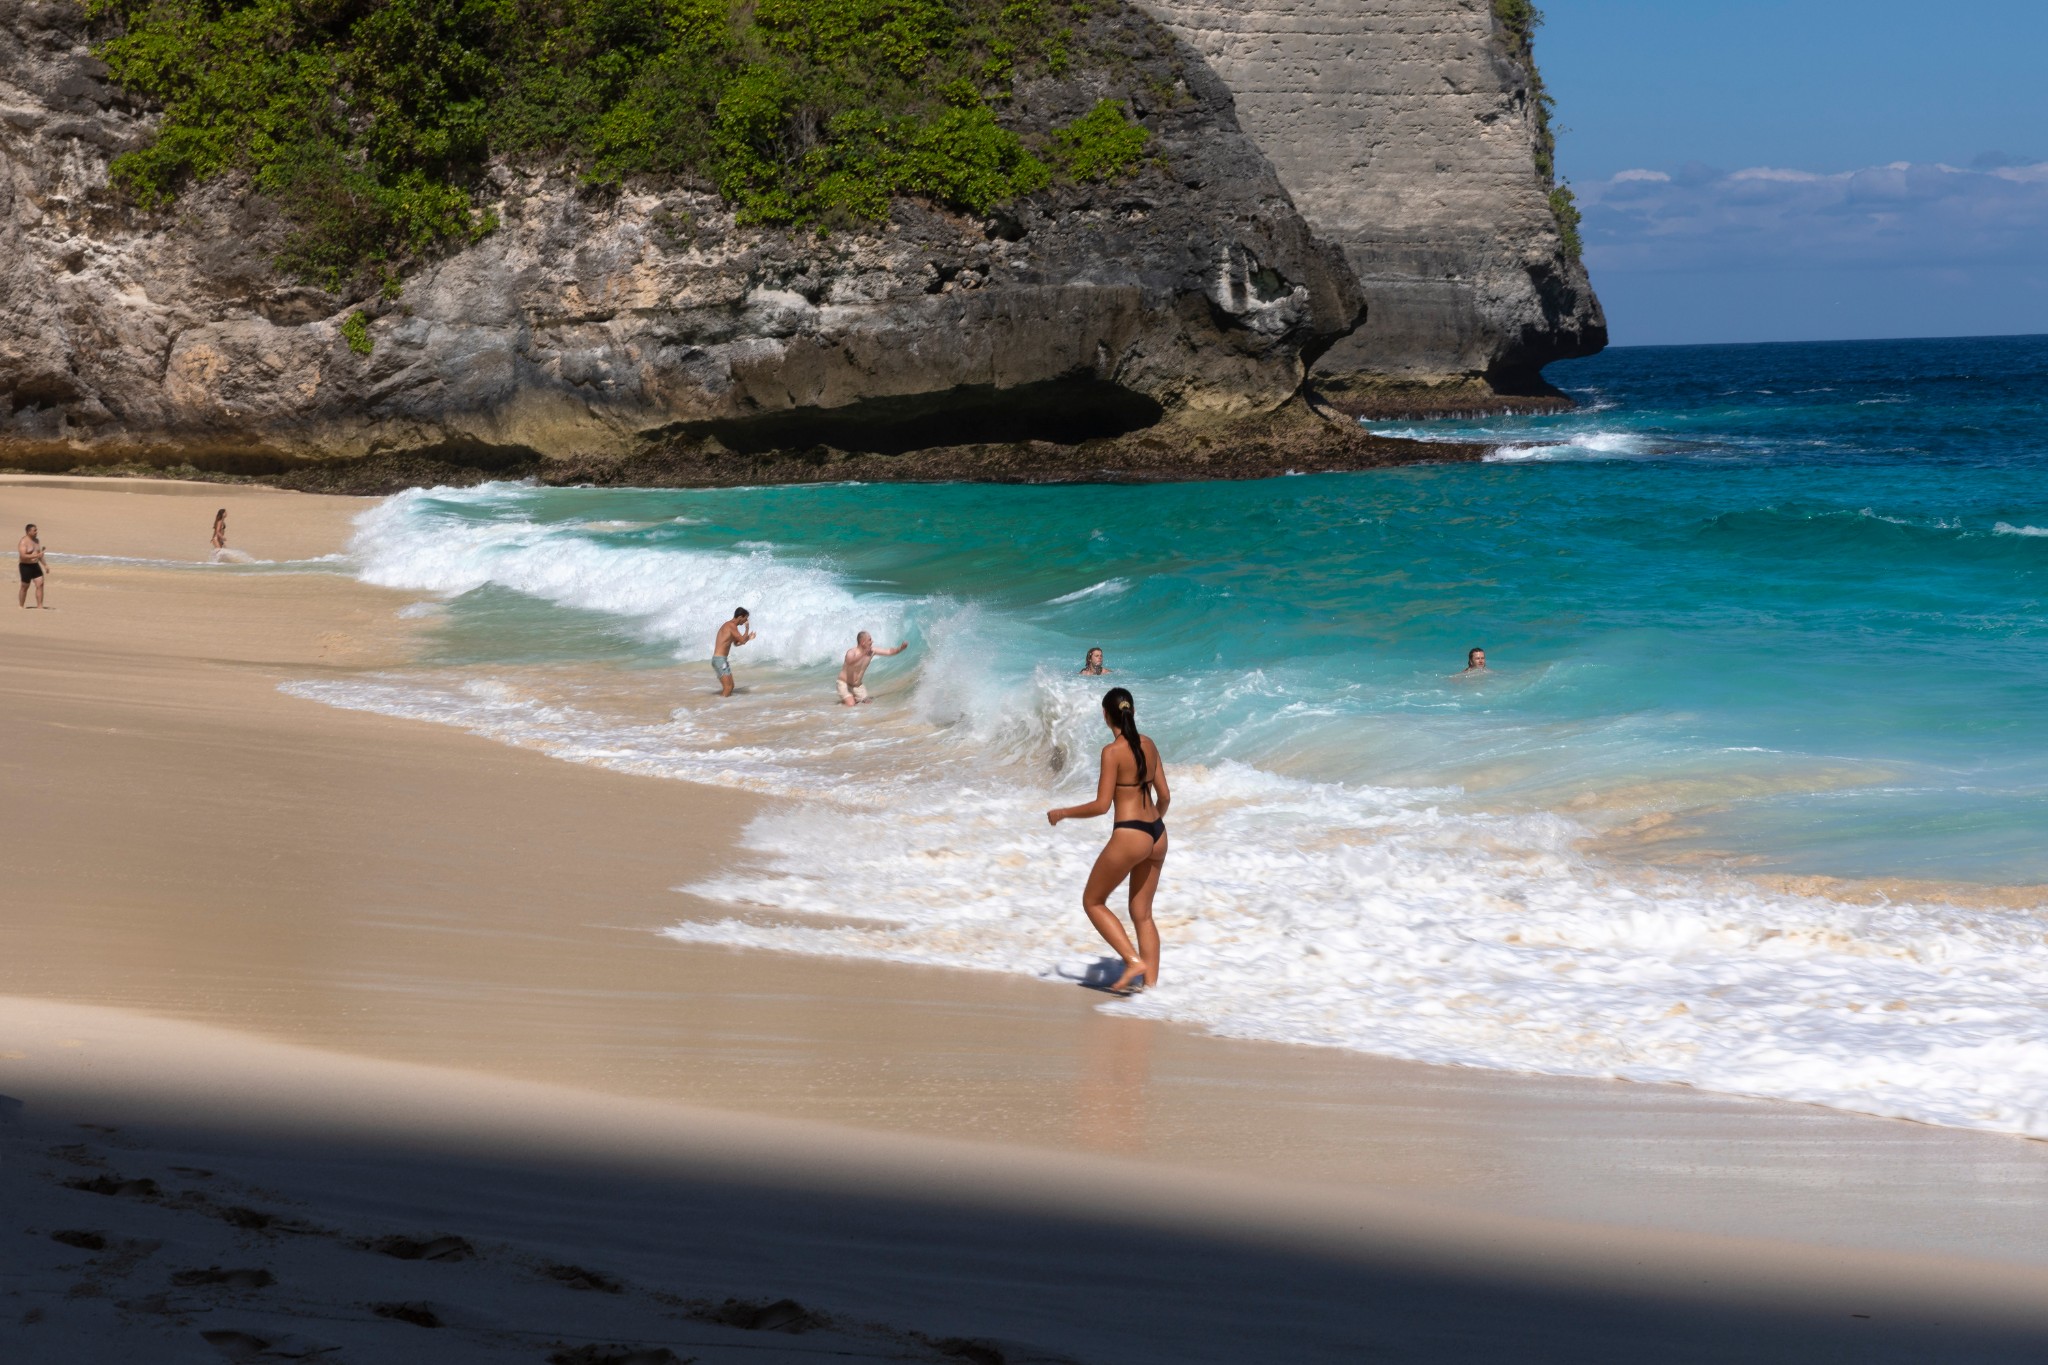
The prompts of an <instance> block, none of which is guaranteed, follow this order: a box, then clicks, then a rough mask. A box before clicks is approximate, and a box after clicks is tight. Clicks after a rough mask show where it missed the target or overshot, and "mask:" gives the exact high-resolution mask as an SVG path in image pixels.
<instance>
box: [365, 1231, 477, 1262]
mask: <svg viewBox="0 0 2048 1365" xmlns="http://www.w3.org/2000/svg"><path fill="white" fill-rule="evenodd" d="M366 1245H367V1246H368V1248H369V1250H371V1251H376V1252H382V1253H383V1254H384V1255H386V1256H395V1257H397V1258H398V1259H399V1260H401V1261H473V1260H475V1259H476V1248H475V1247H473V1246H471V1245H470V1244H469V1243H468V1242H467V1241H465V1240H463V1239H462V1238H460V1237H434V1238H430V1239H428V1240H427V1241H424V1242H417V1241H414V1240H413V1239H412V1238H410V1237H397V1236H393V1237H379V1238H378V1239H377V1240H376V1241H374V1242H370V1243H367V1244H366Z"/></svg>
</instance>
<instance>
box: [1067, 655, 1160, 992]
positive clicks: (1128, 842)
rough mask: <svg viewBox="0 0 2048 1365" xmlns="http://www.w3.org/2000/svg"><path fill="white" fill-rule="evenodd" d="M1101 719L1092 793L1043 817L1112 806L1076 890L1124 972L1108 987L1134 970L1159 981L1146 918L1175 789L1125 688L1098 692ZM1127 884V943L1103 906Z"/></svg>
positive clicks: (1124, 984)
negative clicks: (1104, 835) (1130, 930)
mask: <svg viewBox="0 0 2048 1365" xmlns="http://www.w3.org/2000/svg"><path fill="white" fill-rule="evenodd" d="M1102 719H1103V720H1104V721H1105V722H1107V723H1108V725H1109V728H1110V730H1111V731H1112V732H1113V733H1114V734H1115V735H1116V738H1115V739H1112V740H1111V741H1110V742H1109V743H1108V744H1106V745H1104V746H1103V750H1102V776H1101V777H1100V779H1098V781H1097V783H1096V787H1095V799H1094V800H1093V801H1090V802H1089V803H1088V804H1087V805H1085V806H1068V807H1066V808H1064V809H1062V810H1049V811H1047V812H1046V813H1045V818H1046V821H1047V823H1049V824H1053V825H1057V824H1059V822H1060V821H1062V820H1085V819H1089V818H1092V817H1094V816H1097V815H1100V814H1102V813H1103V812H1104V811H1106V810H1109V809H1111V808H1112V807H1114V808H1115V810H1116V823H1115V824H1114V825H1112V826H1111V827H1110V831H1109V842H1108V843H1107V844H1105V845H1104V846H1103V849H1102V852H1101V853H1100V854H1099V855H1098V856H1097V857H1096V859H1095V867H1094V869H1093V870H1092V871H1090V872H1089V874H1088V885H1087V887H1086V888H1085V889H1083V891H1082V892H1081V908H1082V909H1083V910H1086V911H1087V912H1088V919H1089V922H1090V923H1092V924H1094V926H1095V930H1096V932H1097V933H1099V934H1101V935H1102V937H1103V938H1104V939H1105V940H1107V941H1108V943H1109V946H1110V947H1111V948H1113V949H1115V950H1116V954H1117V956H1118V957H1121V958H1122V959H1123V960H1124V972H1123V975H1122V976H1120V977H1118V978H1117V979H1116V984H1115V985H1113V986H1111V987H1110V989H1111V990H1113V991H1123V992H1128V991H1132V990H1136V989H1137V982H1138V979H1139V978H1140V977H1142V978H1144V981H1145V984H1146V985H1147V986H1156V985H1158V984H1159V929H1158V927H1157V926H1156V925H1154V924H1153V923H1152V896H1153V893H1154V892H1156V891H1158V890H1159V874H1160V872H1161V870H1163V869H1164V868H1165V866H1166V808H1167V806H1169V805H1171V804H1172V802H1173V793H1172V792H1171V791H1169V790H1168V789H1167V786H1166V765H1165V764H1163V763H1161V762H1160V761H1159V750H1158V749H1156V748H1154V747H1153V745H1152V741H1151V740H1149V739H1147V738H1145V736H1143V735H1141V734H1139V733H1138V718H1137V713H1136V710H1135V708H1134V706H1133V703H1132V701H1131V694H1130V693H1129V692H1127V691H1125V690H1124V689H1123V688H1121V687H1112V688H1110V689H1109V691H1108V692H1107V693H1106V694H1105V695H1104V696H1103V698H1102ZM1127 877H1128V878H1129V879H1130V883H1131V924H1132V927H1134V928H1135V929H1136V930H1137V932H1138V941H1137V944H1136V946H1133V945H1132V943H1131V940H1130V937H1129V936H1128V935H1126V934H1125V933H1124V926H1123V923H1122V922H1121V921H1120V920H1118V919H1117V917H1116V914H1115V913H1114V912H1113V911H1112V910H1111V909H1110V908H1109V893H1110V892H1112V891H1114V890H1116V888H1117V886H1118V884H1119V883H1121V882H1122V881H1123V880H1124V879H1125V878H1127Z"/></svg>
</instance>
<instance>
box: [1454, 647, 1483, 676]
mask: <svg viewBox="0 0 2048 1365" xmlns="http://www.w3.org/2000/svg"><path fill="white" fill-rule="evenodd" d="M1490 671H1491V670H1489V669H1488V668H1487V666H1486V651H1485V650H1483V649H1468V650H1466V651H1465V667H1464V668H1463V669H1462V670H1460V671H1459V672H1456V673H1453V674H1451V681H1452V682H1471V681H1473V680H1474V679H1477V678H1480V677H1483V676H1485V675H1486V674H1487V673H1488V672H1490Z"/></svg>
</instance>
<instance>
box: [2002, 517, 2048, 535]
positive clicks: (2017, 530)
mask: <svg viewBox="0 0 2048 1365" xmlns="http://www.w3.org/2000/svg"><path fill="white" fill-rule="evenodd" d="M1991 529H1992V531H1993V532H1994V533H1996V534H1998V535H2001V536H2048V526H2014V525H2013V524H2012V523H2011V522H2009V521H2001V522H1999V523H1998V524H1997V525H1996V526H1993V527H1992V528H1991Z"/></svg>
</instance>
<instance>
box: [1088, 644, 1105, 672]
mask: <svg viewBox="0 0 2048 1365" xmlns="http://www.w3.org/2000/svg"><path fill="white" fill-rule="evenodd" d="M1088 667H1090V668H1100V667H1102V650H1101V649H1100V648H1096V649H1091V650H1089V651H1088Z"/></svg>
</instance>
